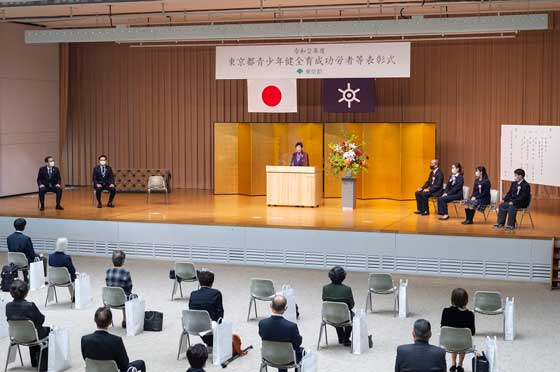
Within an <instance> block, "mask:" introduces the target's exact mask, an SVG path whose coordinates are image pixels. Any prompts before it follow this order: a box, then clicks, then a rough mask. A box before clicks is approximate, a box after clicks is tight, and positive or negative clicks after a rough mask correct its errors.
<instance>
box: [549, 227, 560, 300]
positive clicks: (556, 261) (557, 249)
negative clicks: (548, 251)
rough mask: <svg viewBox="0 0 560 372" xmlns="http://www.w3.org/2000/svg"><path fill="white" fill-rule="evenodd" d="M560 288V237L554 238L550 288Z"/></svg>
mask: <svg viewBox="0 0 560 372" xmlns="http://www.w3.org/2000/svg"><path fill="white" fill-rule="evenodd" d="M558 288H560V238H558V237H554V238H552V261H551V262H550V289H558Z"/></svg>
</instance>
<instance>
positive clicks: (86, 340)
mask: <svg viewBox="0 0 560 372" xmlns="http://www.w3.org/2000/svg"><path fill="white" fill-rule="evenodd" d="M94 320H95V324H96V325H97V330H96V331H95V332H93V333H92V334H89V335H85V336H82V357H83V358H84V359H86V358H89V359H95V360H114V361H115V363H117V366H118V368H119V371H120V372H127V371H128V370H129V368H130V367H133V368H135V369H131V370H134V371H139V372H145V371H146V365H145V363H144V361H143V360H135V361H133V362H129V360H128V354H127V353H126V348H125V347H124V343H123V340H122V338H120V337H119V336H115V335H112V334H110V333H109V332H108V331H107V329H108V328H109V326H110V325H111V324H112V323H113V314H112V313H111V309H109V308H106V307H100V308H98V309H97V310H96V311H95V316H94Z"/></svg>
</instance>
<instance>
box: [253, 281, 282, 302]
mask: <svg viewBox="0 0 560 372" xmlns="http://www.w3.org/2000/svg"><path fill="white" fill-rule="evenodd" d="M275 294H276V291H275V290H274V284H273V283H272V280H268V279H255V278H253V279H251V296H253V297H256V298H268V297H273V296H274V295H275Z"/></svg>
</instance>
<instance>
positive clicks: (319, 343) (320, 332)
mask: <svg viewBox="0 0 560 372" xmlns="http://www.w3.org/2000/svg"><path fill="white" fill-rule="evenodd" d="M323 325H324V324H323V322H321V326H320V327H319V339H318V340H317V350H319V346H320V345H321V337H322V336H323Z"/></svg>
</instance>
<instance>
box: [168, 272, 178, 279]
mask: <svg viewBox="0 0 560 372" xmlns="http://www.w3.org/2000/svg"><path fill="white" fill-rule="evenodd" d="M175 278H176V276H175V270H169V279H175Z"/></svg>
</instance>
